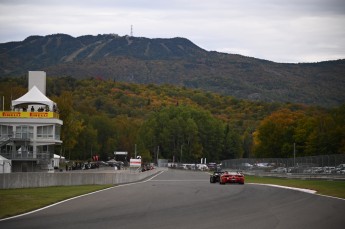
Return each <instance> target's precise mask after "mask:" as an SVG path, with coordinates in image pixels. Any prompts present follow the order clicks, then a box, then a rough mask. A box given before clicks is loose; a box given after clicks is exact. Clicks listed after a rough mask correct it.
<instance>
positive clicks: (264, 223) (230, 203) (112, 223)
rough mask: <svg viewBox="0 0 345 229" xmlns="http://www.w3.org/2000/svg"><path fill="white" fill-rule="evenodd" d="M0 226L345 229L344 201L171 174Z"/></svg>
mask: <svg viewBox="0 0 345 229" xmlns="http://www.w3.org/2000/svg"><path fill="white" fill-rule="evenodd" d="M0 228H4V229H5V228H6V229H11V228H35V229H38V228H44V229H47V228H49V229H57V228H58V229H69V228H73V229H82V228H83V229H85V228H97V229H103V228H126V229H132V228H133V229H134V228H135V229H138V228H145V229H146V228H147V229H148V228H149V229H153V228H174V229H175V228H197V229H203V228H207V229H210V228H255V229H260V228H265V229H268V228H315V229H318V228H320V229H325V228H326V229H328V228H345V200H342V199H335V198H328V197H324V196H319V195H314V194H310V193H304V192H300V191H296V190H288V189H281V188H277V187H269V186H262V185H255V184H245V185H238V184H227V185H219V184H210V182H209V175H208V174H207V173H204V172H191V171H178V170H169V171H165V172H162V173H161V174H159V175H158V176H156V177H154V178H153V179H151V180H149V181H145V182H140V183H136V184H128V185H121V186H117V187H114V188H111V189H108V190H105V191H101V192H97V193H94V194H91V195H87V196H82V197H79V198H75V199H72V200H70V201H66V202H63V203H60V204H57V205H55V206H52V207H49V208H46V209H43V210H40V211H37V212H34V213H30V214H27V215H24V216H20V217H16V218H12V219H7V220H2V221H0Z"/></svg>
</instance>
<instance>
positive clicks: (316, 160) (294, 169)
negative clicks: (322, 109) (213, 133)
mask: <svg viewBox="0 0 345 229" xmlns="http://www.w3.org/2000/svg"><path fill="white" fill-rule="evenodd" d="M222 168H223V169H233V170H241V171H260V172H270V173H309V174H310V173H313V174H317V173H319V174H339V175H340V174H344V175H345V154H334V155H320V156H310V157H296V158H241V159H231V160H224V161H222Z"/></svg>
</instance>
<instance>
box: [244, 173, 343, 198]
mask: <svg viewBox="0 0 345 229" xmlns="http://www.w3.org/2000/svg"><path fill="white" fill-rule="evenodd" d="M246 183H260V184H275V185H281V186H289V187H295V188H305V189H311V190H315V191H316V192H317V194H322V195H328V196H334V197H339V198H343V199H345V181H328V180H299V179H286V178H274V177H257V176H249V175H247V176H246Z"/></svg>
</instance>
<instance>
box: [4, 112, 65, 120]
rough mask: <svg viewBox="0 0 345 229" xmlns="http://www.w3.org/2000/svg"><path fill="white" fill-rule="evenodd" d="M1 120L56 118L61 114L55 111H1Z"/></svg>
mask: <svg viewBox="0 0 345 229" xmlns="http://www.w3.org/2000/svg"><path fill="white" fill-rule="evenodd" d="M0 118H56V119H59V114H58V113H56V112H53V111H34V112H29V111H1V112H0Z"/></svg>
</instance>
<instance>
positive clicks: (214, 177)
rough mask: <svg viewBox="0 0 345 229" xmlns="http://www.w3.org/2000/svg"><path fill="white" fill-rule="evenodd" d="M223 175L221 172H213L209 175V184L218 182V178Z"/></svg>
mask: <svg viewBox="0 0 345 229" xmlns="http://www.w3.org/2000/svg"><path fill="white" fill-rule="evenodd" d="M223 173H224V172H222V171H214V172H213V174H211V175H210V183H217V182H219V178H220V176H221V175H222V174H223Z"/></svg>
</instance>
